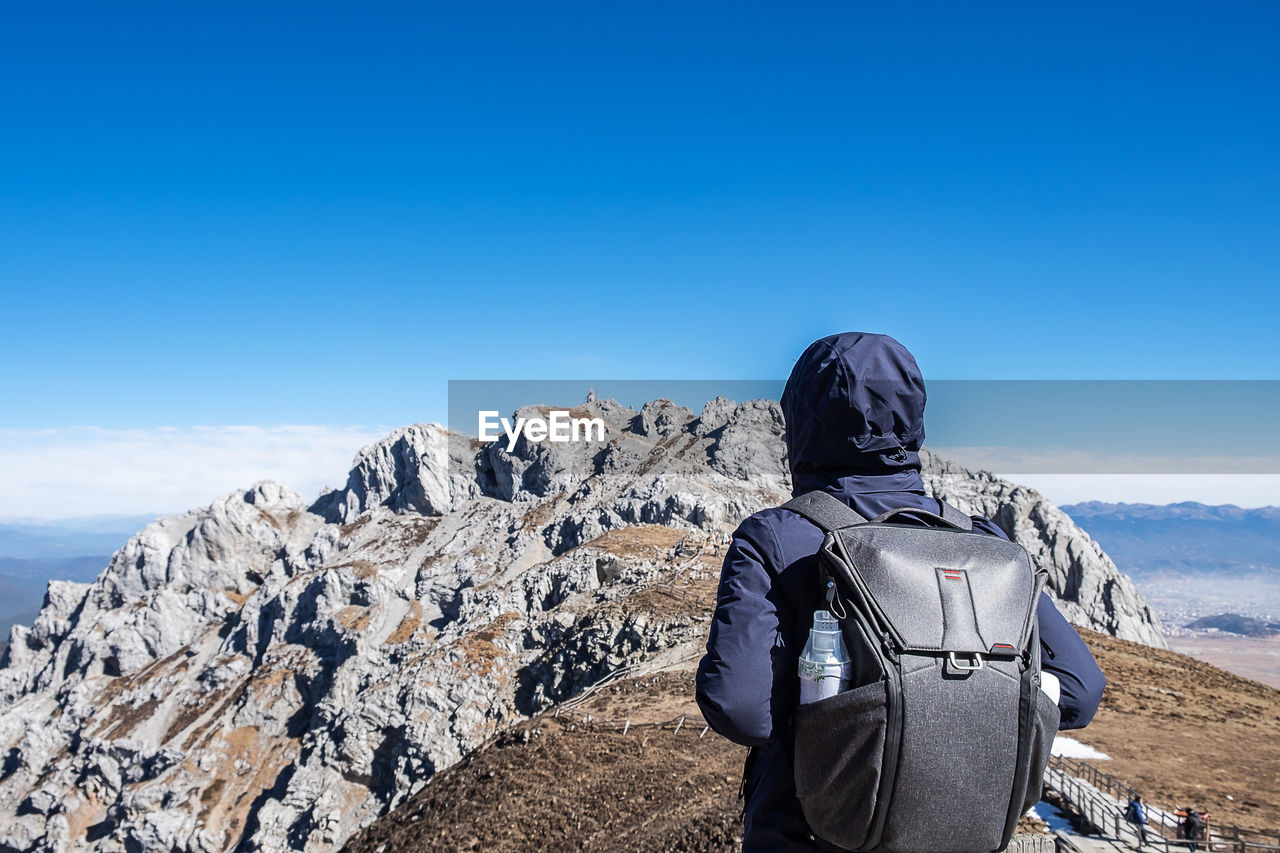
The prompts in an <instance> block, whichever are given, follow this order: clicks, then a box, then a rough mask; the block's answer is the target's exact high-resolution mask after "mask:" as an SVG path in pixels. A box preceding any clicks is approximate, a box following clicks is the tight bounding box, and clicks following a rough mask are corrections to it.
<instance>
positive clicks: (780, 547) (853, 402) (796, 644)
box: [697, 332, 1105, 851]
mask: <svg viewBox="0 0 1280 853" xmlns="http://www.w3.org/2000/svg"><path fill="white" fill-rule="evenodd" d="M924 407H925V389H924V380H923V378H922V377H921V375H920V368H919V367H918V366H917V365H916V362H915V359H914V358H913V357H912V355H911V353H910V352H908V351H907V349H906V348H905V347H904V346H902V344H900V343H898V342H897V341H896V340H894V339H893V338H891V337H888V336H887V335H874V334H864V333H859V332H849V333H845V334H840V335H832V336H831V337H827V338H823V339H821V340H819V341H815V342H814V343H813V344H812V345H810V346H809V348H808V349H806V350H805V351H804V354H803V355H801V356H800V359H799V361H797V362H796V365H795V367H794V369H793V370H792V371H791V376H790V377H789V378H788V379H787V384H786V388H785V390H784V391H783V394H782V413H783V416H784V417H785V419H786V445H787V459H788V463H789V464H790V468H791V480H792V492H793V494H796V495H801V494H804V493H806V492H810V491H814V490H822V491H825V492H829V493H831V494H833V495H835V496H836V497H838V498H840V499H841V500H842V501H844V502H845V503H846V504H848V505H849V506H850V507H852V508H853V509H854V510H855V511H856V512H858V513H859V514H861V515H862V516H863V517H866V518H873V517H875V516H877V515H880V514H881V513H883V512H886V511H888V510H891V509H898V508H902V507H916V508H920V509H925V510H930V511H933V512H937V511H938V509H939V505H938V502H937V501H936V500H935V499H933V498H931V497H929V496H928V495H927V494H926V493H925V489H924V482H923V481H922V480H921V479H920V454H919V451H920V447H921V445H922V444H923V442H924ZM973 522H974V529H975V530H976V531H982V532H985V533H988V534H990V535H993V536H1001V537H1004V538H1007V537H1006V536H1005V534H1004V532H1003V531H1001V530H1000V529H999V528H998V527H996V525H995V524H993V523H992V522H991V521H989V520H988V519H985V518H981V517H975V518H974V519H973ZM822 539H823V533H822V531H821V530H820V529H818V527H816V526H815V525H814V524H812V523H811V522H809V521H808V520H806V519H804V518H802V517H801V516H799V515H797V514H795V513H793V512H791V511H790V510H785V509H782V508H780V507H775V508H772V509H766V510H762V511H760V512H757V513H756V514H754V515H752V516H751V517H749V518H748V519H746V520H745V521H744V522H742V524H741V525H740V526H739V527H738V529H737V530H736V531H735V532H734V535H733V542H732V544H731V545H730V547H729V550H728V553H727V554H726V555H725V561H724V566H723V568H722V570H721V575H720V585H719V591H718V593H717V600H716V610H715V615H714V617H713V618H712V622H711V632H710V637H709V639H708V641H707V652H706V654H705V655H704V656H703V658H702V661H701V662H700V663H699V665H698V675H697V699H698V706H699V707H700V708H701V709H702V713H703V716H704V717H705V718H706V720H707V722H708V724H710V726H711V728H713V729H714V730H715V731H717V732H718V733H720V734H721V735H723V736H725V737H726V738H728V739H729V740H731V741H734V742H735V743H739V744H742V745H744V746H751V747H755V748H754V749H753V750H752V751H751V753H750V755H749V757H748V760H747V766H746V767H745V768H744V770H743V800H744V802H743V822H744V833H743V850H747V851H783V850H786V851H797V850H820V849H823V848H821V847H820V846H818V844H817V843H816V842H814V841H813V840H812V835H811V833H810V831H809V827H808V825H807V824H806V823H805V820H804V814H803V812H802V811H801V808H800V802H799V800H797V799H796V794H795V784H794V769H793V759H792V757H793V736H792V730H791V717H792V715H793V713H794V711H795V708H796V705H797V704H798V701H799V679H798V677H797V675H796V672H797V667H798V665H799V656H800V652H801V650H802V649H803V648H804V643H805V640H806V639H807V637H808V633H809V627H810V623H811V621H812V617H813V611H814V610H817V609H820V608H822V607H823V606H824V605H823V604H822V595H821V590H820V589H819V580H818V563H817V559H816V555H817V551H818V548H819V546H820V545H821V544H822ZM1037 615H1038V617H1039V622H1040V645H1041V656H1040V657H1041V665H1042V667H1043V668H1044V670H1045V671H1047V672H1052V673H1054V674H1055V675H1057V676H1058V679H1059V681H1060V682H1061V688H1062V693H1061V698H1060V700H1059V703H1058V704H1059V708H1060V710H1061V712H1062V722H1061V724H1060V728H1063V729H1070V728H1080V727H1083V726H1085V725H1087V724H1088V722H1089V720H1090V719H1092V717H1093V714H1094V712H1095V711H1096V710H1097V707H1098V702H1099V700H1100V699H1101V697H1102V690H1103V687H1104V685H1105V679H1104V677H1103V675H1102V672H1101V670H1099V669H1098V665H1097V663H1096V662H1095V661H1094V659H1093V655H1092V654H1091V653H1090V652H1089V649H1088V647H1087V646H1085V644H1084V642H1083V641H1082V640H1081V639H1080V635H1079V634H1077V633H1076V631H1075V629H1074V628H1072V627H1071V626H1070V625H1069V624H1068V623H1067V621H1066V620H1065V619H1064V618H1063V617H1062V615H1061V614H1060V613H1059V612H1058V610H1057V608H1056V607H1054V605H1053V602H1052V601H1051V600H1050V599H1049V597H1048V596H1043V595H1042V596H1041V599H1040V602H1039V604H1038V607H1037Z"/></svg>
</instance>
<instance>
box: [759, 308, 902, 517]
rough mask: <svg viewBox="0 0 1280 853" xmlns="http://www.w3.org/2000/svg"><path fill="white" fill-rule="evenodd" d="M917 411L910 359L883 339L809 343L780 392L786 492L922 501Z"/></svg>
mask: <svg viewBox="0 0 1280 853" xmlns="http://www.w3.org/2000/svg"><path fill="white" fill-rule="evenodd" d="M924 404H925V391H924V378H923V377H922V376H921V375H920V368H919V366H918V365H916V360H915V358H914V357H913V356H912V355H911V353H910V352H908V351H907V348H906V347H904V346H903V345H902V344H900V343H898V342H897V341H896V340H894V339H893V338H891V337H889V336H888V335H875V334H867V333H864V332H845V333H844V334H839V335H831V336H830V337H826V338H822V339H821V340H818V341H814V342H813V343H812V344H810V345H809V348H808V349H806V350H805V351H804V353H803V354H802V355H801V356H800V359H799V360H798V361H797V362H796V365H795V367H794V368H792V370H791V376H790V377H788V379H787V385H786V388H785V389H784V390H783V392H782V414H783V417H784V418H786V443H787V461H788V462H789V463H790V466H791V480H792V491H793V492H794V493H795V494H797V495H798V494H803V493H804V492H808V491H812V490H814V489H822V490H824V491H829V492H833V493H836V494H843V495H850V494H854V493H857V492H867V491H919V492H921V493H923V490H924V484H923V482H922V481H921V480H920V473H919V472H920V454H919V450H920V446H921V445H922V444H923V443H924Z"/></svg>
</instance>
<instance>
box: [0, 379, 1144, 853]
mask: <svg viewBox="0 0 1280 853" xmlns="http://www.w3.org/2000/svg"><path fill="white" fill-rule="evenodd" d="M530 411H532V410H530ZM581 412H582V413H584V414H587V415H588V416H592V417H600V418H602V419H603V420H604V421H605V422H606V423H607V424H608V426H609V429H608V435H607V437H606V440H605V441H603V442H593V443H584V444H550V443H531V442H529V441H527V440H524V439H522V440H521V441H520V442H517V444H516V445H515V446H514V447H512V448H511V450H509V451H508V450H507V449H506V443H505V441H503V442H497V443H494V444H481V443H479V442H475V441H472V440H469V439H467V438H465V437H461V436H456V435H450V434H448V433H446V432H445V431H444V430H443V429H442V428H441V427H439V426H435V425H426V426H423V425H415V426H411V427H407V428H405V429H401V430H397V431H396V432H395V433H393V434H392V435H391V436H389V437H388V438H386V439H385V440H383V441H381V442H378V443H376V444H374V445H371V446H369V447H367V448H365V449H364V450H362V451H361V452H360V454H359V455H358V456H357V457H356V460H355V464H354V466H353V469H352V471H351V475H350V477H349V479H348V482H347V486H346V487H345V488H344V489H342V490H340V491H336V492H330V493H328V494H326V495H324V496H322V497H321V498H320V499H318V500H317V501H315V502H314V503H312V504H310V505H308V504H307V503H306V502H305V501H304V500H303V499H302V498H301V497H300V496H299V495H297V494H295V493H293V492H291V491H289V490H288V489H286V488H284V487H281V486H278V485H276V484H274V483H269V482H264V483H259V484H257V485H256V486H254V487H253V488H251V489H249V490H248V491H245V492H236V493H233V494H229V495H226V496H224V497H222V498H219V499H218V500H216V501H214V502H213V503H212V504H211V505H210V506H208V507H206V508H203V509H199V510H195V511H192V512H190V513H187V514H186V515H184V516H180V517H172V518H165V519H161V520H159V521H156V522H154V523H153V524H151V525H149V526H148V527H147V528H146V529H145V530H143V531H142V532H140V533H139V534H138V535H136V536H135V537H134V538H133V539H132V540H130V541H129V543H128V544H127V545H126V546H125V547H124V548H122V549H121V550H120V551H119V552H118V553H117V554H116V555H115V556H114V557H113V558H112V560H111V563H110V564H109V565H108V566H107V567H106V569H104V571H103V572H102V574H101V575H100V576H99V578H98V579H97V580H96V581H94V582H93V583H91V584H73V583H61V582H55V583H52V584H50V586H49V591H48V594H47V597H46V601H45V605H44V608H43V609H42V611H41V613H40V615H39V617H38V618H37V619H36V621H35V623H34V624H33V625H32V626H31V627H30V628H24V627H18V628H14V629H13V631H12V632H11V635H10V642H9V646H8V648H7V650H6V651H5V656H4V659H3V662H2V665H0V754H2V755H3V756H4V760H3V764H2V767H3V769H2V770H0V849H17V850H37V851H61V850H72V849H87V850H112V851H115V850H131V849H146V850H159V849H164V850H181V851H195V850H200V851H215V850H218V851H221V850H233V849H245V850H264V851H283V850H302V849H314V850H331V849H336V848H337V847H339V846H341V844H342V842H343V841H344V840H345V839H346V838H347V837H348V836H349V835H350V834H351V833H352V832H353V831H355V830H356V829H357V828H359V827H360V826H362V825H364V824H366V823H368V822H369V821H371V820H373V818H375V817H376V816H377V815H379V814H381V813H382V812H384V811H386V810H387V809H389V808H392V807H394V806H395V805H397V804H398V803H399V802H401V801H402V800H404V799H405V798H406V797H407V796H409V795H410V794H412V793H414V792H415V791H417V790H418V789H419V788H421V787H422V785H424V784H425V783H426V781H427V780H428V779H429V778H430V777H431V776H432V774H433V773H434V772H436V771H437V770H439V769H441V768H443V767H447V766H448V765H450V764H452V763H453V762H455V761H457V760H458V759H459V758H460V757H461V756H462V755H464V754H465V753H466V752H467V751H469V750H471V749H474V748H475V747H476V746H478V745H479V744H481V743H482V742H484V740H486V739H487V738H488V737H490V736H491V735H492V734H493V733H494V732H496V731H497V730H498V729H500V728H501V727H503V726H505V725H507V724H509V723H511V722H512V721H514V720H517V719H519V718H522V717H524V716H527V715H529V714H532V713H535V712H537V711H539V710H541V709H544V708H546V707H547V706H548V705H549V704H551V703H553V702H556V701H559V700H562V699H565V698H568V697H569V696H572V695H574V694H575V693H577V692H578V691H581V690H582V689H583V688H584V687H586V686H588V685H590V684H592V683H594V682H595V681H597V680H598V679H600V678H601V677H603V676H605V675H607V674H608V673H610V672H614V671H616V670H617V669H619V668H621V667H625V666H630V665H633V664H637V663H640V662H651V663H654V664H655V665H657V664H659V663H661V662H663V661H671V660H681V659H688V658H692V657H696V655H697V654H698V653H699V650H700V647H701V644H702V642H703V640H704V638H705V635H706V630H707V619H708V617H709V613H710V608H711V606H712V605H713V604H714V601H713V598H714V581H715V575H716V572H717V567H718V560H719V557H720V555H721V554H722V549H723V546H724V543H725V542H726V541H727V537H728V534H729V533H730V532H731V531H732V529H733V527H734V526H735V525H736V524H737V523H738V522H739V521H740V520H741V519H742V518H744V517H745V516H747V515H748V514H750V513H751V512H754V511H755V510H757V509H760V508H762V507H765V506H769V505H775V504H777V503H780V502H781V501H783V500H784V499H785V498H786V497H787V494H788V492H789V488H790V484H789V478H788V474H787V471H786V465H785V461H784V451H783V446H782V440H781V436H782V428H783V424H782V419H781V415H780V413H779V411H778V407H777V405H776V404H775V403H765V402H758V401H757V402H750V403H744V404H741V405H735V404H732V403H729V402H728V401H725V400H717V401H713V402H712V403H710V404H708V406H707V408H706V410H705V411H704V413H703V415H702V416H701V417H695V416H694V415H692V414H691V413H689V412H688V411H687V410H684V409H681V408H680V407H677V406H673V405H671V404H670V403H667V402H665V401H658V402H655V403H650V404H648V405H646V406H645V407H644V408H643V409H642V410H641V411H640V412H636V411H634V410H632V409H628V408H626V407H622V406H619V405H618V404H617V403H615V402H613V401H609V400H603V401H592V402H590V403H588V404H586V405H585V406H583V407H581ZM926 464H927V468H926V471H925V474H926V481H927V483H928V484H929V486H930V488H932V489H933V490H934V491H935V492H936V493H938V494H939V495H941V496H943V497H945V498H946V499H947V500H951V501H953V502H955V503H957V504H959V505H961V506H963V507H966V508H968V509H970V510H971V511H974V512H983V513H985V514H988V515H990V516H992V517H993V518H994V519H996V521H997V522H998V523H999V524H1001V526H1002V527H1003V528H1004V529H1005V530H1006V531H1008V532H1009V533H1010V535H1011V536H1012V537H1013V538H1015V539H1016V540H1017V541H1019V542H1021V543H1022V544H1023V545H1024V546H1026V547H1027V548H1028V550H1030V551H1031V553H1032V556H1033V558H1034V559H1036V560H1037V561H1038V562H1040V563H1041V564H1042V565H1045V566H1046V568H1048V569H1049V571H1050V577H1051V586H1052V591H1053V592H1054V594H1055V595H1056V596H1057V597H1058V599H1059V601H1060V603H1061V605H1062V607H1063V610H1064V612H1066V613H1067V614H1068V616H1069V617H1070V618H1071V619H1073V621H1075V622H1076V623H1077V624H1081V625H1085V626H1087V627H1091V628H1095V629H1097V630H1103V631H1109V632H1111V633H1115V634H1118V635H1119V636H1122V637H1126V638H1130V639H1137V640H1140V641H1143V642H1149V643H1152V644H1159V645H1162V644H1163V641H1162V638H1161V636H1160V632H1159V628H1158V625H1157V624H1156V622H1155V619H1154V617H1153V616H1152V615H1151V613H1150V611H1149V609H1147V608H1146V606H1145V604H1144V603H1143V602H1142V599H1141V598H1140V597H1139V596H1138V595H1137V593H1136V592H1134V591H1133V588H1132V585H1130V584H1129V583H1128V581H1127V579H1125V578H1124V577H1123V576H1121V575H1119V573H1118V572H1116V570H1115V567H1114V565H1112V564H1111V562H1110V561H1109V560H1107V558H1106V556H1105V555H1104V554H1102V552H1101V550H1100V549H1099V548H1098V547H1097V546H1096V545H1095V544H1094V543H1093V542H1092V541H1091V540H1089V539H1088V537H1087V536H1085V535H1084V534H1083V533H1082V532H1081V531H1080V530H1079V529H1077V528H1076V527H1075V526H1074V525H1073V524H1072V523H1071V521H1070V519H1069V518H1067V516H1065V515H1064V514H1062V513H1061V512H1059V511H1058V510H1056V509H1055V508H1054V507H1052V506H1050V505H1049V504H1048V503H1047V502H1045V501H1044V500H1043V499H1042V498H1040V497H1039V495H1037V494H1036V493H1034V492H1032V491H1030V490H1027V489H1022V488H1020V487H1017V486H1014V485H1012V484H1009V483H1004V482H1002V481H1000V480H997V479H994V478H992V477H990V476H989V475H984V474H977V475H974V474H970V473H969V472H967V471H964V470H963V469H960V468H958V467H956V466H953V465H949V464H948V463H945V462H942V461H940V460H937V459H934V458H932V457H927V458H926ZM690 584H692V585H690Z"/></svg>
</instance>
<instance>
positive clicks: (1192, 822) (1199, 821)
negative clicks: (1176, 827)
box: [1182, 808, 1208, 853]
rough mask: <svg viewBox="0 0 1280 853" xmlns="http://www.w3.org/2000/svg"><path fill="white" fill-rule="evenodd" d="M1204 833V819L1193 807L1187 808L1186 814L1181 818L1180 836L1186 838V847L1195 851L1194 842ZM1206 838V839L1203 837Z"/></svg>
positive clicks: (1192, 852) (1194, 852) (1192, 851)
mask: <svg viewBox="0 0 1280 853" xmlns="http://www.w3.org/2000/svg"><path fill="white" fill-rule="evenodd" d="M1203 834H1204V819H1203V818H1201V817H1200V813H1199V812H1198V811H1196V810H1195V809H1192V808H1189V809H1187V816H1186V817H1185V818H1183V819H1182V836H1183V838H1185V839H1187V849H1189V850H1190V851H1191V853H1196V842H1198V841H1200V840H1201V836H1202V835H1203ZM1205 840H1208V839H1205Z"/></svg>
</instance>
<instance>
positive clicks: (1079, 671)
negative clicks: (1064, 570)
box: [973, 516, 1107, 729]
mask: <svg viewBox="0 0 1280 853" xmlns="http://www.w3.org/2000/svg"><path fill="white" fill-rule="evenodd" d="M973 528H974V530H980V531H982V532H984V533H990V534H991V535H993V536H999V537H1001V538H1002V539H1008V538H1009V537H1008V536H1007V535H1005V532H1004V531H1003V530H1001V529H1000V528H999V527H997V526H996V525H995V524H994V523H992V522H991V521H989V520H988V519H985V518H982V517H980V516H975V517H974V519H973ZM1036 618H1037V620H1038V621H1039V623H1040V666H1041V668H1043V669H1044V671H1045V672H1052V673H1053V674H1054V675H1056V676H1057V677H1058V682H1059V683H1060V684H1061V685H1062V695H1061V696H1060V697H1059V698H1058V710H1059V711H1060V712H1061V715H1062V717H1061V721H1060V722H1059V723H1058V728H1059V729H1082V728H1084V727H1085V726H1087V725H1089V721H1090V720H1092V719H1093V715H1094V714H1095V713H1096V712H1097V710H1098V703H1099V702H1101V701H1102V691H1103V689H1104V688H1105V687H1106V686H1107V678H1106V676H1105V675H1103V674H1102V670H1101V669H1100V668H1099V667H1098V662H1097V661H1095V660H1094V659H1093V652H1091V651H1089V647H1088V646H1086V645H1085V642H1084V640H1082V639H1080V634H1079V633H1078V632H1077V631H1076V629H1075V628H1073V627H1072V626H1071V623H1070V622H1068V621H1067V620H1066V618H1065V617H1064V616H1063V615H1062V614H1061V613H1059V612H1058V608H1057V606H1056V605H1055V604H1054V603H1053V599H1052V598H1050V597H1049V596H1048V594H1047V593H1041V594H1040V601H1039V602H1037V604H1036Z"/></svg>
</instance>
